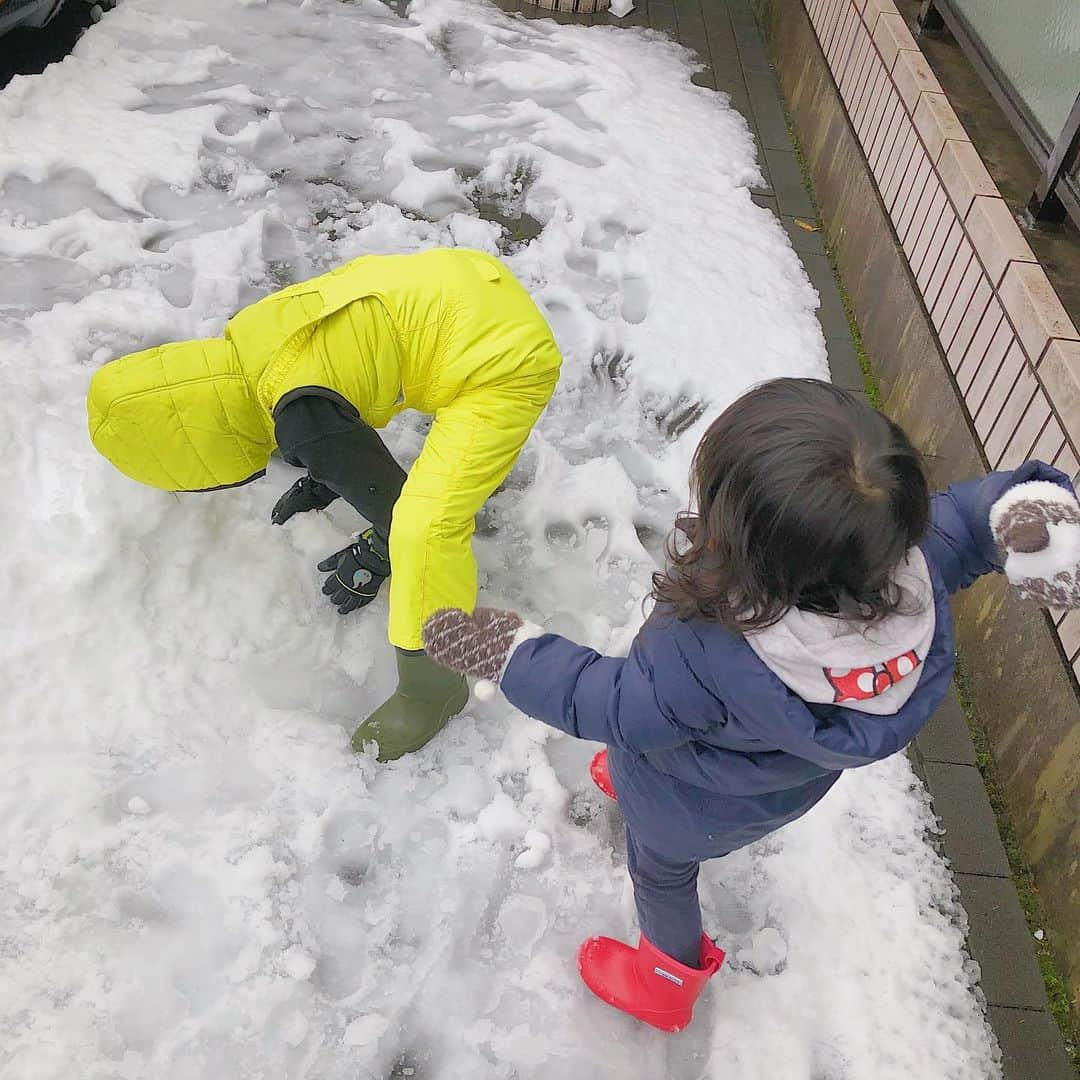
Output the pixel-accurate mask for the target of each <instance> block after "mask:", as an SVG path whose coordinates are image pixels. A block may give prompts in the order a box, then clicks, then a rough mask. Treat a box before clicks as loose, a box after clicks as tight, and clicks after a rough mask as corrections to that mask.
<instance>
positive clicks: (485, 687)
mask: <svg viewBox="0 0 1080 1080" xmlns="http://www.w3.org/2000/svg"><path fill="white" fill-rule="evenodd" d="M541 632H542V631H541V630H540V628H539V627H538V626H534V625H533V624H531V623H527V622H525V620H524V619H522V618H521V616H520V615H516V614H514V612H512V611H499V610H497V609H495V608H477V609H476V611H475V612H474V613H473V614H472V615H467V614H466V613H465V612H464V611H461V610H459V609H457V608H446V609H444V610H442V611H436V612H435V614H434V615H432V616H431V617H430V618H429V619H428V620H427V621H426V622H425V623H424V630H423V637H424V649H425V651H426V652H427V654H428V656H430V657H431V659H432V660H434V661H436V663H439V664H442V666H443V667H445V668H449V669H450V670H451V671H456V672H457V673H458V674H459V675H472V676H473V677H474V678H476V679H479V680H481V681H480V683H478V684H477V687H476V695H477V697H479V698H481V699H482V700H483V699H486V698H490V697H491V695H492V694H493V693H494V690H495V686H496V685H497V684H498V682H499V680H500V679H501V678H502V676H503V672H504V671H505V670H506V665H507V664H508V663H509V662H510V657H511V656H512V655H513V654H514V650H515V649H516V648H517V647H518V645H520V644H521V642H522V641H525V640H528V639H529V638H533V637H538V636H539V634H540V633H541Z"/></svg>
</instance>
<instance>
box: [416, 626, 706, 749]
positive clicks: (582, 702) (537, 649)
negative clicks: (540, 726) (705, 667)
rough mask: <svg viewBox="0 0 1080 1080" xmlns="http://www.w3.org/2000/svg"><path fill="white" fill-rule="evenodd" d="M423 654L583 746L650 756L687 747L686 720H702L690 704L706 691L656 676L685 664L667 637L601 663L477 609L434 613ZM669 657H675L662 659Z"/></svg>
mask: <svg viewBox="0 0 1080 1080" xmlns="http://www.w3.org/2000/svg"><path fill="white" fill-rule="evenodd" d="M424 647H425V649H426V650H427V652H428V654H429V655H430V656H431V657H432V659H434V660H436V661H438V662H439V663H440V664H443V665H445V666H446V667H448V668H450V669H452V670H454V671H459V672H462V673H464V674H468V675H473V676H475V677H477V678H480V679H485V680H488V681H490V682H498V683H500V685H501V687H502V690H503V693H504V694H505V695H506V697H507V699H508V700H509V701H510V702H511V704H513V705H514V706H515V707H516V708H518V709H520V710H521V711H522V712H523V713H526V714H527V715H528V716H532V717H534V718H535V719H537V720H542V721H543V722H544V723H546V724H549V725H550V726H551V727H554V728H558V729H559V730H560V731H565V732H567V734H569V735H573V736H575V737H576V738H579V739H589V740H592V741H594V742H602V743H607V744H609V745H615V746H621V747H623V748H625V749H633V750H636V751H637V752H638V753H648V752H649V751H651V750H663V749H668V748H670V747H673V746H681V745H682V744H683V743H687V742H689V741H690V740H691V739H693V738H694V730H693V728H692V727H689V726H687V718H688V717H689V718H692V717H695V716H701V715H702V708H701V702H698V703H697V706H696V707H694V706H693V704H692V702H691V700H690V699H691V697H692V696H693V695H694V694H701V693H703V692H705V691H704V688H702V687H700V686H699V685H697V684H695V683H694V682H693V680H692V678H691V677H690V676H689V674H687V677H686V679H683V680H671V679H668V680H657V679H656V678H655V676H654V670H653V669H654V667H656V666H663V665H666V664H668V663H679V664H680V666H681V665H682V663H683V661H682V659H681V657H679V656H678V655H677V654H678V647H677V645H676V644H675V642H674V641H673V639H672V638H671V637H670V636H668V635H664V634H654V635H650V636H649V641H648V645H647V646H646V644H645V643H644V641H643V639H642V638H641V637H639V638H638V639H637V641H635V643H634V646H633V647H632V648H631V650H630V655H629V656H626V657H613V656H601V655H600V654H599V653H597V652H596V651H594V650H593V649H589V648H586V647H585V646H583V645H576V644H575V643H574V642H572V641H568V640H567V639H566V638H562V637H559V636H558V635H556V634H545V633H543V631H542V630H541V629H540V627H537V626H534V625H532V624H528V623H525V622H523V620H522V619H521V618H520V617H519V616H517V615H515V614H513V613H512V612H507V611H493V610H491V609H485V608H478V609H477V610H476V612H475V613H474V614H473V615H466V614H465V613H464V612H462V611H440V612H436V614H435V615H433V616H432V617H431V618H430V619H429V620H428V621H427V623H426V624H425V626H424ZM664 650H669V651H671V652H672V655H671V656H666V655H657V652H658V651H659V652H661V653H663V652H664ZM515 672H521V673H522V676H523V677H521V678H516V677H515ZM526 673H527V675H526Z"/></svg>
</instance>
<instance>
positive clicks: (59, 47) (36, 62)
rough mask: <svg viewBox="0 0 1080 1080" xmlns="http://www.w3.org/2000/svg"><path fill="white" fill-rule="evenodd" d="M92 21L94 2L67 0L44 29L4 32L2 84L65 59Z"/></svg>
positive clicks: (0, 47) (0, 55) (0, 57)
mask: <svg viewBox="0 0 1080 1080" xmlns="http://www.w3.org/2000/svg"><path fill="white" fill-rule="evenodd" d="M90 23H91V19H90V5H89V4H88V3H86V2H85V0H67V3H65V4H64V6H63V7H62V8H61V9H60V11H59V13H58V14H57V15H56V17H55V18H54V19H53V21H52V22H51V23H49V25H48V26H47V27H45V29H44V30H12V31H11V32H10V33H8V34H4V35H3V36H0V88H3V87H5V86H7V84H8V83H9V82H10V81H11V79H12V78H13V77H14V76H16V75H37V74H38V73H40V72H41V71H43V70H44V69H45V68H46V67H48V66H49V64H52V63H54V62H55V61H57V60H62V59H63V58H64V57H65V56H67V54H68V53H69V52H70V51H71V47H72V46H73V45H74V44H75V42H76V41H78V39H79V35H80V34H81V33H82V32H83V30H85V29H86V28H87V27H88V26H89V25H90Z"/></svg>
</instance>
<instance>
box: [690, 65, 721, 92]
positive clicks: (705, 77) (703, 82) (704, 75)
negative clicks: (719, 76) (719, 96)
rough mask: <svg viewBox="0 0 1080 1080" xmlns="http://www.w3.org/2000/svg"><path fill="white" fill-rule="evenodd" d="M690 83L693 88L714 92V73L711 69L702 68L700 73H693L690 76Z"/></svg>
mask: <svg viewBox="0 0 1080 1080" xmlns="http://www.w3.org/2000/svg"><path fill="white" fill-rule="evenodd" d="M690 81H691V82H692V83H693V84H694V85H695V86H703V87H704V88H705V89H706V90H715V89H716V72H715V71H713V69H712V68H711V67H704V68H702V69H701V70H700V71H695V72H694V74H693V75H691V76H690Z"/></svg>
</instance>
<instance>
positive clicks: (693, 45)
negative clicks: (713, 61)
mask: <svg viewBox="0 0 1080 1080" xmlns="http://www.w3.org/2000/svg"><path fill="white" fill-rule="evenodd" d="M675 18H676V20H677V21H678V24H679V41H680V42H681V43H682V44H683V45H685V46H686V47H687V48H688V49H693V50H694V51H695V52H696V53H697V54H698V56H700V57H701V59H702V60H703V61H705V62H706V63H708V62H709V38H708V34H707V33H706V31H705V18H704V16H703V14H702V11H701V0H675Z"/></svg>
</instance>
